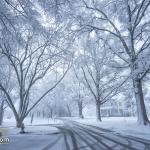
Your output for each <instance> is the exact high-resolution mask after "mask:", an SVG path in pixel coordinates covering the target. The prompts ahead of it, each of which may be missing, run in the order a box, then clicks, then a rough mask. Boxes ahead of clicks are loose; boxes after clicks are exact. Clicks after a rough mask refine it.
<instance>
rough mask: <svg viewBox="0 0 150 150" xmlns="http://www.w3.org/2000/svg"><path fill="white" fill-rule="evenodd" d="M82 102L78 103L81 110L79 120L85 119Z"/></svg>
mask: <svg viewBox="0 0 150 150" xmlns="http://www.w3.org/2000/svg"><path fill="white" fill-rule="evenodd" d="M82 105H83V104H82V102H78V109H79V118H84V116H83V106H82Z"/></svg>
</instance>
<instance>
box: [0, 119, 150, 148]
mask: <svg viewBox="0 0 150 150" xmlns="http://www.w3.org/2000/svg"><path fill="white" fill-rule="evenodd" d="M63 122H64V124H59V125H54V127H55V128H57V129H58V132H56V133H50V134H43V135H32V134H30V135H27V134H26V135H23V136H13V135H12V136H10V141H11V142H10V144H7V145H0V149H2V150H20V149H21V150H130V149H131V150H150V141H149V140H146V139H142V138H137V137H133V136H125V135H121V134H118V133H115V132H113V131H111V130H108V129H103V128H99V127H96V126H93V125H87V124H82V123H77V122H75V121H68V120H64V121H63Z"/></svg>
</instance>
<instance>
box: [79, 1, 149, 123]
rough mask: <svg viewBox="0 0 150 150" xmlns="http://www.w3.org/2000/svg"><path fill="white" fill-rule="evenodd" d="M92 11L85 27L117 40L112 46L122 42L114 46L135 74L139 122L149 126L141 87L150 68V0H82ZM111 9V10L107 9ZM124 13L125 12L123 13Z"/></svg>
mask: <svg viewBox="0 0 150 150" xmlns="http://www.w3.org/2000/svg"><path fill="white" fill-rule="evenodd" d="M82 2H83V4H84V6H85V7H86V8H87V10H88V11H90V13H92V14H93V13H95V17H92V21H91V22H90V21H88V23H87V22H84V23H81V24H82V27H86V29H87V30H88V29H90V30H95V31H97V32H103V33H104V32H105V33H108V34H109V35H110V37H111V38H110V37H109V39H111V40H110V41H111V43H112V41H114V43H113V45H115V46H116V44H120V43H121V47H122V48H120V49H119V50H118V48H115V49H114V53H115V54H116V55H117V56H118V58H119V59H121V60H123V61H125V62H126V63H127V65H128V66H129V68H130V70H131V74H132V81H133V87H134V93H135V98H136V105H137V116H138V123H139V124H143V125H147V124H149V120H148V117H147V114H146V109H145V104H144V96H143V89H142V81H143V78H144V77H145V76H146V74H147V73H148V72H149V70H150V65H149V61H148V60H149V58H150V57H149V56H150V54H149V48H150V32H149V28H150V26H149V22H150V20H149V10H150V7H149V6H150V1H149V0H141V1H134V0H131V1H129V0H125V1H121V2H120V1H115V2H113V1H111V0H110V1H108V2H106V1H104V2H98V1H92V2H91V3H88V2H87V1H84V0H82ZM108 9H109V11H108ZM120 12H122V13H120Z"/></svg>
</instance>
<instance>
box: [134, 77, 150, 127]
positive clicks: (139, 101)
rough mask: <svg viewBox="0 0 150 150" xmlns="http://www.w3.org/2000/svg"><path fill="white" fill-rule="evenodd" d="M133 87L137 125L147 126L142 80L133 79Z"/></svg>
mask: <svg viewBox="0 0 150 150" xmlns="http://www.w3.org/2000/svg"><path fill="white" fill-rule="evenodd" d="M133 86H134V93H135V99H136V105H137V116H138V123H139V124H140V125H147V124H149V123H150V122H149V120H148V117H147V113H146V108H145V104H144V96H143V89H142V80H140V79H133Z"/></svg>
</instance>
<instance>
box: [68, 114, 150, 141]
mask: <svg viewBox="0 0 150 150" xmlns="http://www.w3.org/2000/svg"><path fill="white" fill-rule="evenodd" d="M66 119H67V118H66ZM69 119H70V120H74V121H77V122H80V123H84V124H89V125H94V126H98V127H101V128H106V129H110V130H113V131H115V132H116V133H121V134H124V135H131V136H137V137H140V138H145V139H148V140H150V126H142V125H138V124H137V119H136V117H104V118H102V122H99V121H97V120H96V119H95V118H94V117H85V118H84V119H79V118H76V117H74V118H69Z"/></svg>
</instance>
